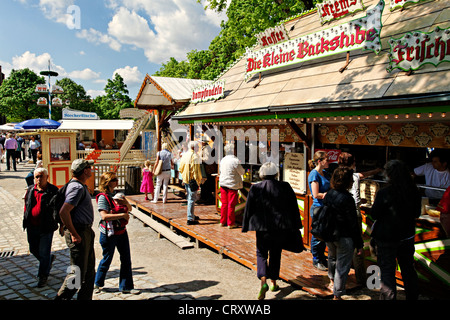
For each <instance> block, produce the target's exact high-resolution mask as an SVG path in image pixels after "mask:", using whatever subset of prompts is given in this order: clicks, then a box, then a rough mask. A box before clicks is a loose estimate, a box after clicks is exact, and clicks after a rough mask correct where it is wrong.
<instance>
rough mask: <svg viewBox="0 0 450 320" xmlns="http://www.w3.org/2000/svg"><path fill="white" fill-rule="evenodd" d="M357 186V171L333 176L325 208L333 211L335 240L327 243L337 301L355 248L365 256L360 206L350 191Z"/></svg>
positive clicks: (339, 171)
mask: <svg viewBox="0 0 450 320" xmlns="http://www.w3.org/2000/svg"><path fill="white" fill-rule="evenodd" d="M352 185H353V170H352V169H350V168H348V167H338V168H336V169H335V170H334V172H333V176H332V177H331V181H330V186H331V189H330V190H329V191H328V192H327V194H326V196H325V198H324V200H323V205H324V206H328V207H330V208H332V217H333V225H334V228H333V230H334V232H333V236H334V239H332V240H327V242H326V245H327V248H328V277H329V278H330V286H329V288H330V289H332V290H333V295H334V300H342V298H341V297H342V295H343V294H344V293H345V284H346V282H347V278H348V273H349V271H350V267H351V265H352V260H353V253H354V250H355V248H356V249H357V251H358V254H359V255H361V254H362V248H363V244H364V242H363V240H362V237H361V232H360V227H359V222H358V216H357V214H356V205H355V200H354V199H353V196H352V195H351V194H350V192H349V189H350V188H351V187H352Z"/></svg>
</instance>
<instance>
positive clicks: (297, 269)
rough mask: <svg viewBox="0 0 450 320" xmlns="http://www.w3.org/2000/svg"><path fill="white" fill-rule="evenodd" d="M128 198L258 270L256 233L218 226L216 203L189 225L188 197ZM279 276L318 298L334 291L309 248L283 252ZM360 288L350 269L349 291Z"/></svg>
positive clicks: (203, 208)
mask: <svg viewBox="0 0 450 320" xmlns="http://www.w3.org/2000/svg"><path fill="white" fill-rule="evenodd" d="M126 198H127V199H128V201H129V202H130V203H131V204H132V205H134V206H136V208H138V209H140V210H141V211H143V212H145V213H146V214H148V215H149V216H152V217H153V218H155V219H156V220H158V219H159V220H161V221H163V222H165V223H167V224H169V226H170V228H172V229H177V230H178V232H182V233H185V234H186V235H189V236H190V237H192V238H194V239H195V241H197V242H199V243H202V244H204V245H206V246H208V247H210V248H211V249H214V250H215V251H217V252H218V254H220V255H224V256H227V257H229V258H230V259H232V260H234V261H237V262H239V263H240V264H242V265H244V266H246V267H248V268H250V269H252V270H256V239H255V233H254V232H247V233H243V232H241V228H240V227H238V228H236V229H228V228H224V227H221V226H219V220H220V216H219V214H217V213H216V209H215V206H213V205H196V206H195V215H196V216H199V218H200V219H199V224H197V225H187V219H186V210H187V208H186V205H185V204H186V200H184V199H181V198H179V197H177V196H176V195H174V194H173V193H172V192H168V201H167V203H165V204H163V203H162V202H161V200H160V201H159V202H158V203H156V204H153V203H151V202H150V201H146V200H145V196H144V195H143V194H142V195H128V196H126ZM280 278H281V279H283V280H284V281H287V282H289V283H291V284H293V285H296V286H298V287H300V288H301V289H302V290H305V291H307V292H309V293H311V294H313V295H316V296H319V297H331V296H332V291H330V290H328V289H327V285H328V283H329V279H328V274H327V272H326V271H319V270H317V269H316V268H314V267H313V266H312V255H311V253H310V252H309V251H305V252H302V253H299V254H296V253H292V252H287V251H283V253H282V258H281V270H280ZM356 287H357V284H356V281H355V276H354V271H353V269H352V270H351V272H350V276H349V279H348V281H347V290H351V289H354V288H356Z"/></svg>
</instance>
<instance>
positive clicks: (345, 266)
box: [326, 237, 355, 297]
mask: <svg viewBox="0 0 450 320" xmlns="http://www.w3.org/2000/svg"><path fill="white" fill-rule="evenodd" d="M326 244H327V247H328V277H329V278H330V279H331V280H333V281H334V288H333V294H334V295H335V296H336V297H341V296H342V295H344V294H345V284H346V283H347V278H348V273H349V272H350V268H351V266H352V261H353V253H354V251H355V248H354V246H353V240H352V238H346V237H342V238H340V239H339V240H337V241H334V242H327V243H326Z"/></svg>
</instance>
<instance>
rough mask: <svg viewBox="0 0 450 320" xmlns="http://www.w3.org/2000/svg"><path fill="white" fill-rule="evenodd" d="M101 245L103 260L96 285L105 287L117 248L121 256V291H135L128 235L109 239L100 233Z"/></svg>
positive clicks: (96, 276) (96, 277) (98, 269)
mask: <svg viewBox="0 0 450 320" xmlns="http://www.w3.org/2000/svg"><path fill="white" fill-rule="evenodd" d="M100 245H101V246H102V249H103V259H102V260H101V261H100V263H99V265H98V268H97V274H96V275H95V284H96V285H97V286H99V287H103V286H104V285H105V278H106V273H107V272H108V270H109V267H110V265H111V262H112V260H113V257H114V251H115V249H116V248H117V251H118V252H119V255H120V272H119V291H123V290H131V289H134V284H133V274H132V270H131V253H130V241H129V238H128V233H127V232H125V233H123V234H120V235H113V236H110V237H108V236H107V235H105V234H104V233H102V232H100Z"/></svg>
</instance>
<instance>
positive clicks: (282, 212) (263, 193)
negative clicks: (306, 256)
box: [242, 162, 303, 300]
mask: <svg viewBox="0 0 450 320" xmlns="http://www.w3.org/2000/svg"><path fill="white" fill-rule="evenodd" d="M259 175H260V177H261V179H263V181H262V182H260V183H257V184H254V185H252V186H251V188H250V191H249V193H248V197H247V203H246V205H245V211H244V220H243V224H242V232H247V231H256V257H257V276H258V278H259V279H260V280H261V289H260V291H259V294H258V300H263V299H264V298H265V295H266V292H267V291H268V290H269V286H268V285H267V283H266V282H267V279H270V280H271V285H270V290H271V291H276V290H278V285H277V283H276V281H277V280H278V277H279V273H280V264H281V251H282V249H283V248H285V247H286V246H292V245H293V244H296V245H297V246H298V247H300V248H301V249H299V250H298V251H297V252H301V251H302V250H303V242H302V238H301V235H300V232H298V230H299V229H301V228H302V222H301V219H300V211H299V209H298V205H297V198H296V196H295V193H294V190H293V189H292V187H291V185H290V184H289V183H287V182H284V181H278V180H277V176H278V167H277V165H275V164H274V163H272V162H266V163H264V164H263V165H262V166H261V168H260V170H259ZM292 234H297V235H298V237H294V239H292V237H290V235H292ZM292 241H294V242H295V243H289V242H292ZM269 257H270V258H269Z"/></svg>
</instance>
